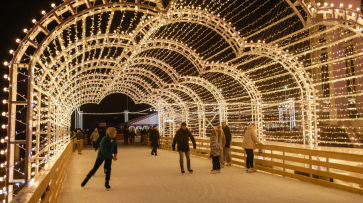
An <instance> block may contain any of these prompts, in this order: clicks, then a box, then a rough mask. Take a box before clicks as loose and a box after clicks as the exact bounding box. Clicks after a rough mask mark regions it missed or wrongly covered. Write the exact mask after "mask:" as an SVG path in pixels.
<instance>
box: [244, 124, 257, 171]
mask: <svg viewBox="0 0 363 203" xmlns="http://www.w3.org/2000/svg"><path fill="white" fill-rule="evenodd" d="M256 144H262V143H261V142H260V141H259V140H258V138H257V136H256V126H255V124H254V123H251V125H249V126H248V127H247V130H246V132H245V135H244V138H243V143H242V147H243V149H245V151H246V154H247V157H246V168H247V169H246V172H247V173H252V172H256V170H255V169H254V168H253V158H254V156H253V150H254V149H256Z"/></svg>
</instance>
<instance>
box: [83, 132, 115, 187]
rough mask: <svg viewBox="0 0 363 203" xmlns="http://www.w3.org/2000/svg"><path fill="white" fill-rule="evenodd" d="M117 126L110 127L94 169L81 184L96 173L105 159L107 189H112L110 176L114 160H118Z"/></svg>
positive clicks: (101, 143) (101, 145)
mask: <svg viewBox="0 0 363 203" xmlns="http://www.w3.org/2000/svg"><path fill="white" fill-rule="evenodd" d="M116 133H117V131H116V128H113V127H110V128H108V134H107V135H106V136H104V137H103V138H102V140H101V142H100V148H99V150H98V156H97V159H96V162H95V165H94V166H93V168H92V170H91V171H90V172H89V173H88V175H87V176H86V178H85V179H84V180H83V182H82V184H81V186H82V187H84V186H85V185H86V184H87V182H88V181H89V179H90V178H91V177H92V176H93V175H94V174H95V173H96V171H97V170H98V168H99V167H100V166H101V165H102V163H103V161H105V171H106V181H105V187H106V189H111V186H110V184H109V181H110V176H111V164H112V160H114V161H116V160H117V139H116Z"/></svg>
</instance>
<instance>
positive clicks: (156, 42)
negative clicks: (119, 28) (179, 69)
mask: <svg viewBox="0 0 363 203" xmlns="http://www.w3.org/2000/svg"><path fill="white" fill-rule="evenodd" d="M150 49H168V50H171V51H175V52H178V53H180V54H181V55H183V56H184V57H185V58H187V59H188V60H189V61H190V62H191V63H192V64H193V65H194V67H195V68H196V69H197V70H198V72H199V73H200V72H201V70H202V69H203V64H204V62H203V60H202V59H201V58H200V57H199V56H198V54H196V53H195V52H194V51H193V50H192V49H191V48H190V47H188V46H187V45H184V44H183V43H179V42H176V41H172V40H166V39H153V40H152V41H146V42H144V43H140V44H139V45H138V47H137V49H136V51H134V52H132V54H131V56H130V57H129V58H130V59H132V58H134V57H137V56H138V54H140V53H142V52H144V51H147V50H150Z"/></svg>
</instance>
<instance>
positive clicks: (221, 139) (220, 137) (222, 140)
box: [210, 126, 226, 168]
mask: <svg viewBox="0 0 363 203" xmlns="http://www.w3.org/2000/svg"><path fill="white" fill-rule="evenodd" d="M210 136H211V137H212V136H215V137H216V138H217V143H218V145H219V150H220V156H219V162H220V163H221V167H222V168H223V167H224V156H223V148H224V146H226V136H225V135H224V132H223V130H222V127H221V126H217V127H216V128H215V129H214V130H213V131H212V133H211V135H210Z"/></svg>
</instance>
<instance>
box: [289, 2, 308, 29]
mask: <svg viewBox="0 0 363 203" xmlns="http://www.w3.org/2000/svg"><path fill="white" fill-rule="evenodd" d="M285 1H286V3H288V4H289V5H290V7H291V8H292V10H294V13H296V15H297V16H298V17H299V19H300V21H301V23H302V24H303V26H304V27H306V26H307V25H306V22H305V20H304V18H303V17H302V16H301V13H300V12H299V11H298V10H297V9H296V6H297V5H299V3H300V2H301V1H300V0H297V1H295V3H291V1H290V0H285ZM309 20H310V19H309V18H308V21H309Z"/></svg>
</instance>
